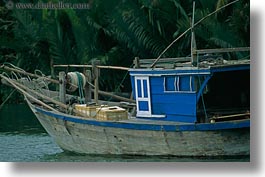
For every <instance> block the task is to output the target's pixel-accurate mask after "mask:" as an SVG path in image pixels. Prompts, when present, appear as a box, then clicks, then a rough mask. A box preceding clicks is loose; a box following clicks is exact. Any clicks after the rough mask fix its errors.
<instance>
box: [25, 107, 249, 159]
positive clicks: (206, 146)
mask: <svg viewBox="0 0 265 177" xmlns="http://www.w3.org/2000/svg"><path fill="white" fill-rule="evenodd" d="M30 107H31V109H32V110H33V112H34V113H35V115H36V116H37V118H38V120H39V121H40V123H41V124H42V126H43V127H44V128H45V129H46V131H47V132H48V133H49V134H50V135H51V136H52V137H53V138H54V139H55V141H56V143H57V144H58V145H59V146H60V147H61V148H62V149H64V150H66V151H71V152H76V153H84V154H117V155H118V154H130V155H174V156H232V155H249V154H250V141H249V140H250V131H249V130H250V128H249V121H246V122H237V123H232V124H231V125H233V126H232V127H230V128H229V126H228V125H225V124H220V123H214V124H205V125H203V126H197V125H191V124H184V125H183V126H182V125H174V124H168V125H166V124H165V125H163V124H155V125H152V124H148V123H145V124H140V123H138V124H137V123H126V122H103V121H96V120H92V119H88V120H84V119H81V118H78V117H76V116H70V115H66V114H62V113H55V112H50V111H46V110H43V109H40V108H37V107H35V106H33V105H30ZM185 127H186V128H185ZM218 127H219V128H218ZM216 128H217V130H214V129H216Z"/></svg>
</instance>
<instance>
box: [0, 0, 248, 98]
mask: <svg viewBox="0 0 265 177" xmlns="http://www.w3.org/2000/svg"><path fill="white" fill-rule="evenodd" d="M192 1H193V0H71V1H68V2H71V3H89V4H90V9H83V10H82V9H60V10H59V9H57V10H50V9H16V8H14V9H12V10H9V9H7V8H6V6H5V5H6V4H5V2H3V1H1V2H0V65H1V64H3V63H5V62H9V63H12V64H14V65H16V66H18V67H21V68H23V69H25V70H26V71H29V72H33V71H34V70H35V69H39V70H41V71H43V72H44V73H45V74H50V73H51V66H52V65H53V64H90V63H91V60H93V59H99V60H100V61H101V63H102V64H103V65H116V66H127V67H129V66H131V64H132V62H133V59H134V57H136V56H137V57H140V58H156V57H158V55H159V54H160V53H161V52H162V51H163V50H164V49H165V48H166V47H167V46H168V45H169V44H170V43H171V42H172V41H173V40H174V39H176V37H178V36H179V35H180V34H181V33H183V32H184V31H185V30H186V29H188V28H189V27H190V20H191V15H192ZM13 2H15V3H16V2H31V3H37V2H39V0H31V1H30V0H29V1H26V0H24V1H23V0H21V1H15V0H13ZM42 2H48V0H42ZM52 2H54V3H56V2H58V1H57V0H53V1H52ZM61 2H62V1H61ZM64 2H67V1H64ZM229 2H231V0H196V11H195V22H196V21H198V20H200V19H201V18H202V17H204V16H206V15H207V14H209V13H210V12H213V11H214V10H216V9H218V8H219V7H221V6H223V5H225V4H227V3H229ZM249 25H250V2H249V0H240V1H239V2H237V3H235V4H233V5H232V6H229V7H228V8H225V9H224V10H221V11H220V12H218V13H217V14H215V15H213V16H211V17H210V18H207V20H205V21H203V22H202V23H201V24H200V25H198V26H197V27H196V29H195V34H196V42H197V48H199V49H205V48H221V47H246V46H249V45H250V26H249ZM188 55H190V33H187V34H186V35H185V36H184V37H183V38H181V39H180V40H179V41H177V42H176V43H175V44H174V45H173V47H171V48H170V49H169V50H168V51H167V52H166V53H165V54H164V56H163V57H177V56H188ZM125 74H126V73H125V72H120V73H117V72H109V71H103V73H101V82H100V88H101V89H102V90H108V91H116V90H117V89H118V90H121V91H128V90H126V88H130V87H128V84H129V81H128V79H127V80H126V81H125V82H124V83H123V86H119V83H120V82H121V80H122V79H123V77H124V75H125ZM117 86H119V87H117ZM0 87H1V89H0V103H1V102H2V101H3V100H4V99H5V98H6V97H7V96H8V94H9V93H10V91H11V90H10V89H8V88H7V87H5V86H3V85H2V84H0ZM3 88H4V89H3ZM16 100H17V98H16V97H13V99H12V100H11V101H13V102H15V101H16Z"/></svg>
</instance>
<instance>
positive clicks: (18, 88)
mask: <svg viewBox="0 0 265 177" xmlns="http://www.w3.org/2000/svg"><path fill="white" fill-rule="evenodd" d="M0 77H2V79H4V80H5V81H7V82H8V83H9V84H11V85H12V86H13V87H14V88H15V89H17V90H18V91H20V92H21V93H22V94H23V95H24V96H26V97H28V98H30V99H32V100H34V101H35V102H36V103H38V104H40V105H42V106H44V107H46V108H48V109H50V110H52V111H55V112H58V111H57V110H55V109H54V108H52V107H51V106H49V105H47V104H45V103H43V102H42V101H40V100H38V99H36V98H35V97H33V96H32V95H30V94H29V93H27V92H26V91H24V90H23V89H21V88H20V87H19V86H18V85H20V84H18V83H15V82H14V81H12V80H11V79H8V78H7V77H5V76H3V75H2V74H0Z"/></svg>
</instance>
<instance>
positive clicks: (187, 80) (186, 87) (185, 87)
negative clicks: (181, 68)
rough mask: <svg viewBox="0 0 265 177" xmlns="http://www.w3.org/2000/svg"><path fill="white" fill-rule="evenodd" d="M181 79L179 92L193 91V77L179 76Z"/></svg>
mask: <svg viewBox="0 0 265 177" xmlns="http://www.w3.org/2000/svg"><path fill="white" fill-rule="evenodd" d="M178 77H179V87H178V88H179V90H178V91H192V84H191V82H192V77H191V76H178Z"/></svg>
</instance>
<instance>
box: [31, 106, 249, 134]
mask: <svg viewBox="0 0 265 177" xmlns="http://www.w3.org/2000/svg"><path fill="white" fill-rule="evenodd" d="M35 109H36V111H37V112H39V113H41V114H44V115H47V116H51V117H54V118H56V119H61V120H65V121H70V122H74V123H80V124H89V125H96V126H103V127H113V128H123V129H135V130H147V131H148V130H152V131H161V130H164V131H169V132H170V131H209V130H227V129H240V128H248V129H249V128H250V120H249V119H247V120H240V121H229V122H217V123H202V124H196V123H189V124H188V123H183V124H181V123H180V122H175V124H174V123H173V122H172V124H170V125H168V124H161V123H156V121H150V122H147V123H131V122H130V121H128V122H125V121H122V122H110V121H98V120H91V119H82V118H78V117H76V116H71V115H67V114H62V113H59V112H57V113H55V112H50V111H46V110H44V109H41V108H39V107H36V108H35ZM152 122H153V123H152Z"/></svg>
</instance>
